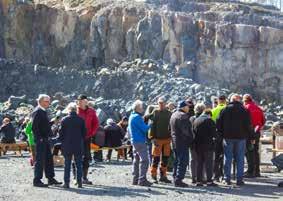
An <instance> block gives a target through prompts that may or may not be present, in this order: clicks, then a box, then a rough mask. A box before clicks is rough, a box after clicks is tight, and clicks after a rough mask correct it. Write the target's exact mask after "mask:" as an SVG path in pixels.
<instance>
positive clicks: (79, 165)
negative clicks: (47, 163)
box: [64, 154, 83, 184]
mask: <svg viewBox="0 0 283 201" xmlns="http://www.w3.org/2000/svg"><path fill="white" fill-rule="evenodd" d="M73 156H74V161H75V167H76V169H75V170H76V173H75V175H76V178H75V179H76V180H77V182H78V183H81V182H82V171H83V170H82V155H81V154H78V155H71V154H70V155H64V158H65V169H64V182H65V183H66V184H69V183H70V172H71V164H72V158H73Z"/></svg>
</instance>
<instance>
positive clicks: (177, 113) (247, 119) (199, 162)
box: [128, 94, 265, 187]
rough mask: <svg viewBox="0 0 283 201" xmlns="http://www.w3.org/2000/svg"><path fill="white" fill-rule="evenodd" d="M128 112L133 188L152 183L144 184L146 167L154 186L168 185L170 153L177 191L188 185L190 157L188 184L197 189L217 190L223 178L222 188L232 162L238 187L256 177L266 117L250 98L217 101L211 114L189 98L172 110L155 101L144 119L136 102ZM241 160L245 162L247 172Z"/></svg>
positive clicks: (139, 103)
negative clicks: (190, 177)
mask: <svg viewBox="0 0 283 201" xmlns="http://www.w3.org/2000/svg"><path fill="white" fill-rule="evenodd" d="M169 105H170V107H169ZM132 109H133V112H132V114H131V115H130V117H129V128H128V131H129V134H130V136H131V143H132V146H133V153H134V161H133V175H134V177H133V185H141V186H151V185H152V184H153V183H151V182H150V181H149V180H148V179H147V172H148V166H149V164H151V167H150V173H151V177H152V179H153V181H154V183H157V182H158V181H159V182H165V183H171V181H170V180H169V179H168V177H167V168H168V161H169V160H170V154H171V151H172V152H173V155H174V167H173V183H174V185H175V186H177V187H187V186H188V184H186V183H184V181H183V180H184V178H185V175H186V171H187V168H188V164H189V155H191V162H190V163H191V166H190V167H191V176H192V183H194V184H196V185H197V186H203V185H204V184H206V185H207V186H217V184H216V183H215V182H216V181H217V182H220V180H222V179H223V182H224V183H225V184H226V185H231V165H232V162H233V161H234V162H235V163H236V172H237V175H236V184H237V185H244V181H243V178H244V177H259V176H260V167H259V166H260V161H259V139H260V131H261V129H262V128H263V126H264V124H265V117H264V113H263V111H262V109H261V108H260V107H259V106H257V105H256V104H255V102H254V101H253V99H252V97H251V95H249V94H246V95H244V96H243V99H242V97H241V96H240V95H238V94H234V95H233V96H231V97H230V101H229V102H228V103H227V100H226V97H225V96H219V98H218V100H217V102H216V103H215V104H214V108H212V109H210V108H208V107H207V106H206V105H204V104H203V103H197V104H196V105H194V103H193V101H192V100H191V99H188V100H185V101H181V102H180V103H179V104H178V107H177V108H176V109H174V107H172V103H170V104H168V105H166V101H165V99H164V98H159V99H158V107H157V108H155V109H153V111H152V112H151V113H150V114H146V115H144V116H143V113H144V108H143V103H142V101H140V100H137V101H135V102H134V104H133V108H132ZM151 143H152V153H151V157H149V156H148V155H149V153H148V150H151V149H148V146H149V144H151ZM245 155H246V156H247V161H248V170H247V172H246V173H244V160H245ZM150 160H151V161H150ZM160 162H161V164H160V178H159V180H158V178H157V170H158V166H159V163H160Z"/></svg>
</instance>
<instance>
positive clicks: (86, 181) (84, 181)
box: [83, 179, 92, 185]
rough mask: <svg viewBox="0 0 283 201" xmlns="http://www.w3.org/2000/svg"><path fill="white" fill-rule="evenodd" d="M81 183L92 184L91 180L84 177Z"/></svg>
mask: <svg viewBox="0 0 283 201" xmlns="http://www.w3.org/2000/svg"><path fill="white" fill-rule="evenodd" d="M83 184H86V185H92V182H91V181H89V180H88V179H84V180H83Z"/></svg>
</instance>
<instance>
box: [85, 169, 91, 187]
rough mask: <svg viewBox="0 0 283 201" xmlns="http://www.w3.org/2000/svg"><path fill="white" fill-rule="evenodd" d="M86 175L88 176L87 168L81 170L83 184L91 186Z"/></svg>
mask: <svg viewBox="0 0 283 201" xmlns="http://www.w3.org/2000/svg"><path fill="white" fill-rule="evenodd" d="M87 175H88V168H84V169H83V184H86V185H92V182H91V181H89V180H88V178H87Z"/></svg>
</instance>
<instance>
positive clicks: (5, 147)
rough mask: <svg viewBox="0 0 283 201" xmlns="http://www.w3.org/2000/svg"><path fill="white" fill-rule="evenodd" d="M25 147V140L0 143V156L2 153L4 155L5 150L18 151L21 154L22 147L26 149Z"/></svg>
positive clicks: (26, 145)
mask: <svg viewBox="0 0 283 201" xmlns="http://www.w3.org/2000/svg"><path fill="white" fill-rule="evenodd" d="M27 147H28V144H27V143H26V142H17V143H13V144H4V143H0V156H1V155H2V153H3V155H4V154H5V153H6V152H7V151H14V152H18V154H19V155H20V156H22V153H21V151H22V150H24V149H27ZM16 154H17V153H16Z"/></svg>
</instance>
